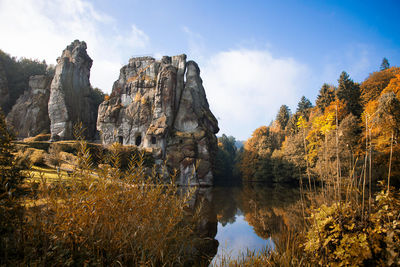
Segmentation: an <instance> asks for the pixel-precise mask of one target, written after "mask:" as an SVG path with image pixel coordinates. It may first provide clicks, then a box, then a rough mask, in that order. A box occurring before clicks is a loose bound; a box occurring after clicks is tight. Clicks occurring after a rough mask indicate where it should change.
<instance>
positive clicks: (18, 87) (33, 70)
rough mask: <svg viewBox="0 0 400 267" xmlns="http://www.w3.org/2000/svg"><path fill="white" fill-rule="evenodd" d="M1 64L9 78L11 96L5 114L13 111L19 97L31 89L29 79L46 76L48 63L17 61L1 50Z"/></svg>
mask: <svg viewBox="0 0 400 267" xmlns="http://www.w3.org/2000/svg"><path fill="white" fill-rule="evenodd" d="M0 64H2V65H3V67H4V71H5V73H6V77H7V86H8V92H9V94H10V102H9V106H8V107H5V110H4V112H5V114H6V115H7V112H9V111H10V110H11V107H12V106H13V105H14V104H15V102H16V101H17V99H18V97H19V96H20V95H22V94H23V93H24V91H25V90H27V89H28V87H29V77H31V76H33V75H39V74H46V73H48V72H47V64H46V61H42V62H40V61H38V60H31V59H27V58H21V59H19V60H18V59H17V58H15V57H11V56H10V55H9V54H6V53H4V52H3V51H2V50H0Z"/></svg>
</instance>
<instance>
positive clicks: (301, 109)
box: [296, 96, 313, 120]
mask: <svg viewBox="0 0 400 267" xmlns="http://www.w3.org/2000/svg"><path fill="white" fill-rule="evenodd" d="M312 107H313V105H312V104H311V101H310V100H309V99H308V98H306V97H305V96H302V97H301V99H300V102H299V103H298V104H297V110H296V113H299V114H300V115H302V116H303V117H304V118H306V119H307V120H308V117H309V115H310V108H312Z"/></svg>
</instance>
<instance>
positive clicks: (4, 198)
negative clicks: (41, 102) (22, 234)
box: [0, 109, 24, 266]
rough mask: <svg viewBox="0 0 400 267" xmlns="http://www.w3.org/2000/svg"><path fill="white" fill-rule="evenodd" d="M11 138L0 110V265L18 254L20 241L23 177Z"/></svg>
mask: <svg viewBox="0 0 400 267" xmlns="http://www.w3.org/2000/svg"><path fill="white" fill-rule="evenodd" d="M11 140H12V136H11V134H10V133H9V132H8V130H7V126H6V123H5V118H4V115H3V113H2V111H1V109H0V265H1V266H3V265H4V266H5V265H7V263H6V262H5V259H6V258H7V257H6V255H8V257H13V256H15V254H18V247H19V245H18V244H19V242H20V240H19V239H18V234H17V233H18V231H17V229H20V228H21V224H22V223H23V222H22V217H23V207H22V206H21V205H20V203H19V201H18V198H19V197H20V196H21V193H22V188H21V185H22V182H23V179H24V176H23V175H22V173H21V168H20V167H19V166H18V165H17V164H15V159H14V155H13V154H12V149H13V145H12V143H11Z"/></svg>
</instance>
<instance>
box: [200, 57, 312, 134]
mask: <svg viewBox="0 0 400 267" xmlns="http://www.w3.org/2000/svg"><path fill="white" fill-rule="evenodd" d="M201 76H202V78H203V81H204V87H205V90H206V92H207V98H208V101H209V103H210V107H211V110H212V111H213V113H214V114H215V116H216V117H217V118H218V120H219V126H220V129H221V130H220V133H219V134H222V133H225V134H228V135H234V136H235V137H236V138H237V139H239V140H245V139H247V138H248V137H250V136H251V133H252V132H253V131H254V130H255V129H256V128H257V127H259V126H261V125H266V124H269V122H271V120H273V119H274V118H275V116H276V114H277V112H278V110H279V107H280V106H281V105H283V104H286V105H288V106H291V107H295V106H296V104H297V102H298V101H299V99H300V97H301V92H302V91H303V90H304V89H305V87H306V85H307V80H308V79H310V71H309V69H308V67H307V66H306V65H304V64H301V63H299V62H297V61H295V60H294V59H291V58H277V57H274V56H273V55H272V54H271V53H270V52H269V51H267V50H248V49H238V50H230V51H227V52H221V53H218V54H217V55H214V56H212V57H211V58H210V59H209V60H208V62H206V64H205V66H204V67H202V73H201Z"/></svg>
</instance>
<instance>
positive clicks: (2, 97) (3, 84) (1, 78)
mask: <svg viewBox="0 0 400 267" xmlns="http://www.w3.org/2000/svg"><path fill="white" fill-rule="evenodd" d="M9 101H10V97H9V94H8V84H7V76H6V72H5V71H4V68H3V64H2V63H1V62H0V108H1V109H2V110H3V111H7V109H8V102H9Z"/></svg>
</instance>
